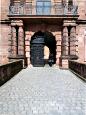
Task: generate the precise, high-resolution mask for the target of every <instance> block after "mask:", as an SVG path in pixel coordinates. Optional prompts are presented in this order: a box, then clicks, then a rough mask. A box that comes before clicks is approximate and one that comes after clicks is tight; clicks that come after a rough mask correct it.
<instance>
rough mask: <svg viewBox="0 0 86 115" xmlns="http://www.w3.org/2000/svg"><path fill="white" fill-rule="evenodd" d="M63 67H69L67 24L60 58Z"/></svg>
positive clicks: (64, 28)
mask: <svg viewBox="0 0 86 115" xmlns="http://www.w3.org/2000/svg"><path fill="white" fill-rule="evenodd" d="M60 63H61V65H60V66H61V68H66V69H67V68H68V28H67V26H64V27H63V36H62V55H61V58H60Z"/></svg>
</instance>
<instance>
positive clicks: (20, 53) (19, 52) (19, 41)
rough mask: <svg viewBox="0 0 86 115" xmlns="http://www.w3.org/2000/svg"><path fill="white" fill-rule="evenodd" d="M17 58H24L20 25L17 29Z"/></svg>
mask: <svg viewBox="0 0 86 115" xmlns="http://www.w3.org/2000/svg"><path fill="white" fill-rule="evenodd" d="M18 56H23V57H24V30H23V26H22V25H21V26H19V29H18Z"/></svg>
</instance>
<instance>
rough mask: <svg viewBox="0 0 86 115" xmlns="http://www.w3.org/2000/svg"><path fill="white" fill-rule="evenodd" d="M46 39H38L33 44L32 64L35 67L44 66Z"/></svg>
mask: <svg viewBox="0 0 86 115" xmlns="http://www.w3.org/2000/svg"><path fill="white" fill-rule="evenodd" d="M43 39H44V38H36V39H34V40H33V41H32V43H31V63H32V65H33V66H35V67H42V66H44V44H43V43H44V42H43V41H44V40H43Z"/></svg>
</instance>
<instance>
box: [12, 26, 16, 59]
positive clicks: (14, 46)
mask: <svg viewBox="0 0 86 115" xmlns="http://www.w3.org/2000/svg"><path fill="white" fill-rule="evenodd" d="M11 29H12V39H11V45H12V47H11V53H12V57H16V55H17V44H16V28H15V26H12V27H11Z"/></svg>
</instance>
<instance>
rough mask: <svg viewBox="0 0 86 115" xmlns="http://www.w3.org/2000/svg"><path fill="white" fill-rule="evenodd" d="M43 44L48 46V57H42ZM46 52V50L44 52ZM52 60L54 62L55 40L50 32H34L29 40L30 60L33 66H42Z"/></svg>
mask: <svg viewBox="0 0 86 115" xmlns="http://www.w3.org/2000/svg"><path fill="white" fill-rule="evenodd" d="M44 46H47V47H48V48H49V58H48V59H47V60H46V59H44ZM45 53H48V52H45ZM50 60H52V63H53V64H55V63H56V41H55V37H54V36H53V35H52V33H50V32H47V31H46V32H41V31H38V32H36V33H35V34H34V35H33V36H32V38H31V42H30V61H31V64H32V65H33V66H44V65H45V64H46V63H49V61H50Z"/></svg>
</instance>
